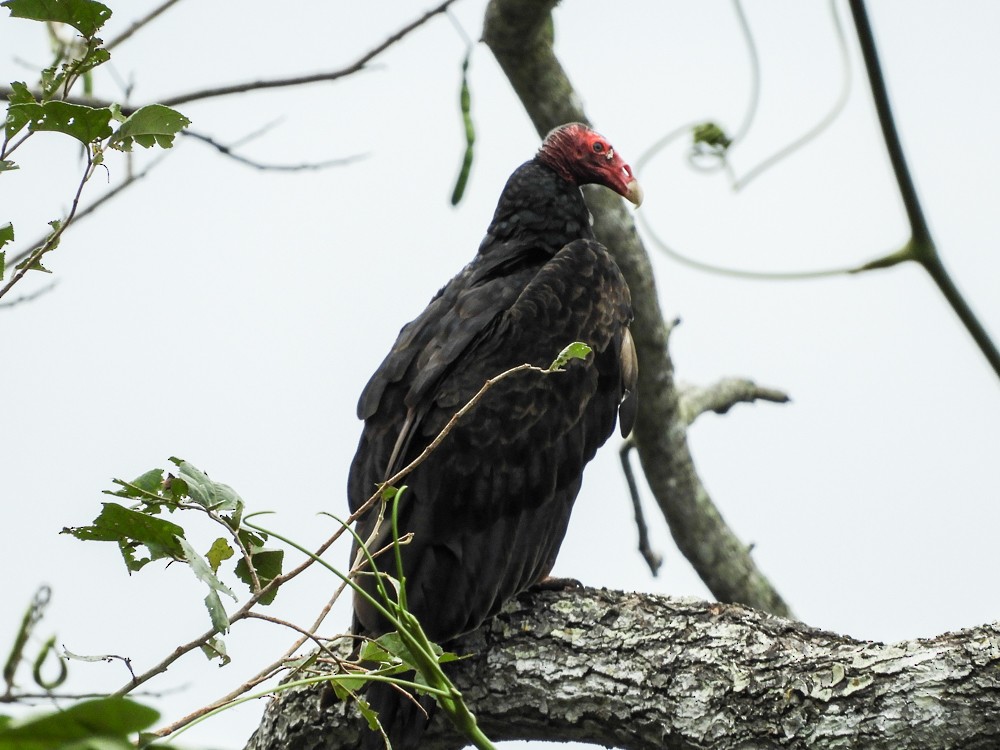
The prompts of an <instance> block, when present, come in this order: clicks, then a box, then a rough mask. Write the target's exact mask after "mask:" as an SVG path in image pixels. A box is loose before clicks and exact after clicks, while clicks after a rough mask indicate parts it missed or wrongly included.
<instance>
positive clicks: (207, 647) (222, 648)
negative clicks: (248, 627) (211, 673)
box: [201, 635, 232, 667]
mask: <svg viewBox="0 0 1000 750" xmlns="http://www.w3.org/2000/svg"><path fill="white" fill-rule="evenodd" d="M201 652H202V653H203V654H205V656H206V657H208V659H209V661H211V660H212V659H218V660H219V666H220V667H224V666H226V665H227V664H229V662H231V661H232V659H230V658H229V654H228V653H227V652H226V642H225V641H224V640H222V639H221V638H219V636H217V635H214V636H212V637H211V638H209V639H208V641H207V642H206V643H204V644H202V646H201Z"/></svg>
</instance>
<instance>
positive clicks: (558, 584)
mask: <svg viewBox="0 0 1000 750" xmlns="http://www.w3.org/2000/svg"><path fill="white" fill-rule="evenodd" d="M582 588H583V584H582V583H580V582H579V581H578V580H576V579H575V578H555V577H553V576H546V577H545V578H543V579H542V580H540V581H538V582H537V583H535V585H534V586H532V587H531V590H532V591H569V590H571V589H582Z"/></svg>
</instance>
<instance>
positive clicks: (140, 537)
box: [60, 503, 187, 571]
mask: <svg viewBox="0 0 1000 750" xmlns="http://www.w3.org/2000/svg"><path fill="white" fill-rule="evenodd" d="M102 505H103V506H104V509H103V510H102V511H101V513H100V515H99V516H97V518H95V519H94V523H93V525H91V526H76V527H71V528H64V529H63V530H62V531H61V532H60V533H61V534H71V535H73V536H75V537H76V538H77V539H81V540H83V541H97V542H118V544H119V547H120V548H121V551H122V557H124V558H125V565H126V566H127V567H128V569H129V571H136V570H139V569H141V568H142V567H143V566H144V565H146V564H147V563H150V562H152V561H153V560H158V559H160V558H170V559H173V560H186V559H187V557H186V555H185V553H184V547H183V546H182V545H181V539H183V538H184V529H183V528H181V527H180V526H178V525H177V524H175V523H171V522H170V521H165V520H163V519H162V518H155V517H153V516H150V515H149V514H147V513H140V512H139V511H135V510H129V509H128V508H125V507H123V506H121V505H119V504H118V503H102ZM139 546H144V547H146V549H147V550H148V551H149V557H148V558H145V559H136V557H135V551H136V548H137V547H139Z"/></svg>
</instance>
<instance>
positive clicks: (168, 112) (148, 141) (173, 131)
mask: <svg viewBox="0 0 1000 750" xmlns="http://www.w3.org/2000/svg"><path fill="white" fill-rule="evenodd" d="M190 124H191V121H190V120H189V119H188V118H186V117H185V116H184V115H182V114H181V113H180V112H178V111H177V110H174V109H170V107H164V106H163V105H162V104H150V105H149V106H147V107H142V108H141V109H137V110H136V111H135V112H133V113H132V114H131V115H130V116H129V118H128V119H127V120H125V122H123V123H122V126H121V127H120V128H118V132H117V133H115V137H114V138H112V139H111V143H110V145H111V148H116V149H118V150H119V151H131V150H132V144H133V143H138V144H139V145H140V146H142V147H143V148H152V147H153V146H159V147H160V148H170V147H171V146H172V145H173V144H174V136H175V135H177V134H178V133H179V132H180V131H182V130H183V129H184V128H186V127H187V126H188V125H190Z"/></svg>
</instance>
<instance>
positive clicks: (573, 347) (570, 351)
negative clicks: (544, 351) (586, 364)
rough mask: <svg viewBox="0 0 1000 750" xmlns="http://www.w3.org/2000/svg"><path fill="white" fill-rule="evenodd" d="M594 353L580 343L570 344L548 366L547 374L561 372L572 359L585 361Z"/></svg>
mask: <svg viewBox="0 0 1000 750" xmlns="http://www.w3.org/2000/svg"><path fill="white" fill-rule="evenodd" d="M592 351H594V350H593V349H591V348H590V347H589V346H587V345H586V344H584V343H583V342H582V341H574V342H573V343H572V344H570V345H569V346H567V347H566V348H565V349H563V350H562V351H561V352H559V356H558V357H556V358H555V360H554V361H553V362H552V364H551V365H549V370H548V371H549V372H559V371H560V370H562V369H563V368H564V367H565V366H566V365H567V364H569V361H570V360H572V359H586V358H587V356H588V355H589V354H590V353H591V352H592Z"/></svg>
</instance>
